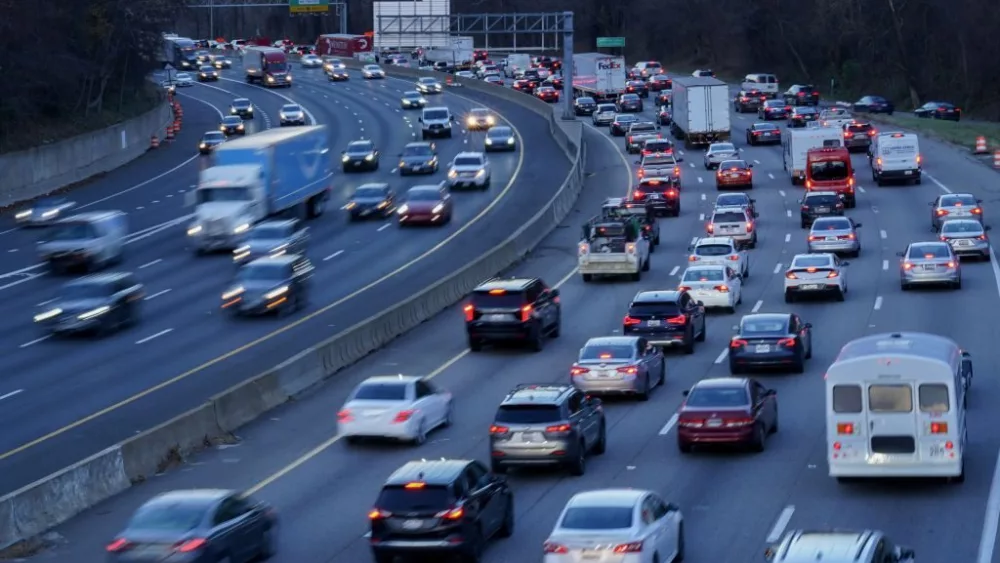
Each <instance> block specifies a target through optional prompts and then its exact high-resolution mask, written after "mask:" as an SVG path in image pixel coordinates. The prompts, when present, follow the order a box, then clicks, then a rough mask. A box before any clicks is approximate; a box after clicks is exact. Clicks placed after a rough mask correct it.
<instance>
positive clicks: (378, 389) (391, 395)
mask: <svg viewBox="0 0 1000 563" xmlns="http://www.w3.org/2000/svg"><path fill="white" fill-rule="evenodd" d="M406 387H407V385H406V383H362V384H361V386H359V387H358V388H357V390H355V391H354V394H353V395H351V400H352V401H354V400H360V401H405V400H406Z"/></svg>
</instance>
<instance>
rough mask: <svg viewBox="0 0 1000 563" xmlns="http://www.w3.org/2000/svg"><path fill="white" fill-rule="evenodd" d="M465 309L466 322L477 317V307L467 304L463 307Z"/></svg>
mask: <svg viewBox="0 0 1000 563" xmlns="http://www.w3.org/2000/svg"><path fill="white" fill-rule="evenodd" d="M462 310H463V311H465V322H472V321H473V320H474V319H475V318H476V308H475V307H474V306H472V305H466V306H465V307H463V308H462Z"/></svg>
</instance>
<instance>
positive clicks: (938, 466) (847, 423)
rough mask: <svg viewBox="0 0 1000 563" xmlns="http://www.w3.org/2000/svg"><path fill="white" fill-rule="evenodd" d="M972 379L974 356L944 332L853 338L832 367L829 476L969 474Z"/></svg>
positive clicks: (828, 408)
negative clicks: (968, 423) (968, 415)
mask: <svg viewBox="0 0 1000 563" xmlns="http://www.w3.org/2000/svg"><path fill="white" fill-rule="evenodd" d="M971 383H972V358H971V356H970V355H969V353H968V352H964V351H963V350H962V349H961V348H959V346H958V344H956V343H955V342H953V341H951V340H949V339H948V338H945V337H943V336H937V335H934V334H925V333H917V332H905V333H898V332H897V333H892V334H876V335H872V336H866V337H863V338H859V339H857V340H853V341H851V342H848V343H847V344H846V345H845V346H844V347H843V348H842V349H841V350H840V354H839V355H838V356H837V359H836V361H834V363H833V365H831V366H830V367H829V369H828V370H827V372H826V436H827V462H828V464H829V468H830V476H831V477H836V478H837V480H841V481H842V480H844V479H848V478H858V477H873V478H881V477H945V478H948V479H949V480H952V481H959V482H960V481H962V480H964V479H965V464H964V461H963V455H964V453H965V445H966V439H967V436H966V427H965V424H966V418H965V408H966V394H967V393H968V390H969V387H970V386H971Z"/></svg>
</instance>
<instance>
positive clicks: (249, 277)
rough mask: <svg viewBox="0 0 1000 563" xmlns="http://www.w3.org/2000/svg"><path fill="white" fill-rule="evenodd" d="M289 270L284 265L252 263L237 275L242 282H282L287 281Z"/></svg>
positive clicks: (241, 269)
mask: <svg viewBox="0 0 1000 563" xmlns="http://www.w3.org/2000/svg"><path fill="white" fill-rule="evenodd" d="M287 271H288V269H287V268H285V265H284V264H268V263H258V264H254V263H252V262H251V263H250V264H249V265H247V266H244V267H242V268H240V271H239V273H238V274H237V275H236V277H237V279H238V280H239V281H241V282H258V281H274V282H277V281H281V280H283V279H285V274H286V273H287Z"/></svg>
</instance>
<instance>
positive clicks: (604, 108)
mask: <svg viewBox="0 0 1000 563" xmlns="http://www.w3.org/2000/svg"><path fill="white" fill-rule="evenodd" d="M617 109H618V108H616V107H615V105H614V104H601V105H599V106H597V112H598V113H604V112H607V111H610V112H614V111H615V110H617Z"/></svg>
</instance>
